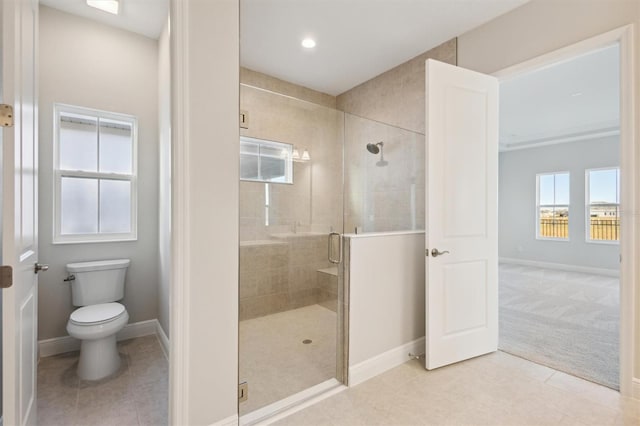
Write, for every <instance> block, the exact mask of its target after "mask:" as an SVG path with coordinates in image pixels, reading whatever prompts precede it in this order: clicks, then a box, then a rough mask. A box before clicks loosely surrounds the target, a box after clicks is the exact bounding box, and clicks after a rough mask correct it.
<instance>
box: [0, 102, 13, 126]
mask: <svg viewBox="0 0 640 426" xmlns="http://www.w3.org/2000/svg"><path fill="white" fill-rule="evenodd" d="M0 126H2V127H13V107H12V106H11V105H7V104H0Z"/></svg>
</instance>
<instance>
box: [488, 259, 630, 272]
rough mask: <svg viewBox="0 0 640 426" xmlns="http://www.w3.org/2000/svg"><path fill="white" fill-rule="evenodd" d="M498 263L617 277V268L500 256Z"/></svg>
mask: <svg viewBox="0 0 640 426" xmlns="http://www.w3.org/2000/svg"><path fill="white" fill-rule="evenodd" d="M499 262H500V263H507V264H511V265H522V266H534V267H537V268H545V269H557V270H559V271H569V272H582V273H585V274H595V275H604V276H607V277H619V276H620V270H619V269H605V268H592V267H590V266H577V265H566V264H564V263H553V262H539V261H537V260H526V259H514V258H509V257H501V258H500V259H499Z"/></svg>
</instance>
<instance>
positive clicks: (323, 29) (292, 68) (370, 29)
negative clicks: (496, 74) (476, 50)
mask: <svg viewBox="0 0 640 426" xmlns="http://www.w3.org/2000/svg"><path fill="white" fill-rule="evenodd" d="M527 1H528V0H241V2H240V27H241V28H240V34H241V42H240V46H241V48H240V64H241V65H242V66H244V67H247V68H250V69H252V70H254V71H260V72H262V73H265V74H268V75H271V76H274V77H277V78H280V79H282V80H286V81H289V82H291V83H295V84H299V85H302V86H306V87H309V88H311V89H315V90H318V91H320V92H324V93H328V94H331V95H338V94H340V93H343V92H345V91H347V90H349V89H351V88H353V87H354V86H357V85H358V84H360V83H363V82H365V81H367V80H369V79H371V78H373V77H375V76H377V75H379V74H381V73H383V72H384V71H387V70H389V69H391V68H393V67H395V66H397V65H399V64H401V63H403V62H405V61H407V60H409V59H411V58H413V57H415V56H418V55H419V54H421V53H423V52H425V51H427V50H430V49H431V48H433V47H435V46H438V45H439V44H441V43H444V42H445V41H447V40H450V39H452V38H454V37H456V36H459V35H461V34H463V33H465V32H467V31H469V30H471V29H473V28H475V27H477V26H479V25H481V24H483V23H485V22H488V21H490V20H492V19H493V18H495V17H497V16H499V15H501V14H503V13H505V12H508V11H509V10H511V9H514V8H516V7H518V6H520V5H522V4H524V3H526V2H527ZM305 37H313V38H314V39H315V40H316V42H317V46H316V47H315V48H314V49H311V50H306V49H304V48H303V47H302V46H301V45H300V43H301V41H302V39H303V38H305Z"/></svg>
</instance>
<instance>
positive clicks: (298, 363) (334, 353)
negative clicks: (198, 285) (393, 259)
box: [239, 84, 424, 423]
mask: <svg viewBox="0 0 640 426" xmlns="http://www.w3.org/2000/svg"><path fill="white" fill-rule="evenodd" d="M240 103H241V109H242V110H244V111H246V112H247V113H248V114H250V116H251V121H250V122H249V123H248V124H247V125H246V127H243V128H242V130H241V138H240V141H239V149H240V170H241V173H240V176H241V182H240V247H239V251H240V283H239V286H240V289H239V290H240V306H239V308H240V326H239V329H240V336H239V337H240V359H239V361H240V362H239V364H240V368H239V370H240V371H239V376H240V377H239V378H240V382H248V389H249V392H248V399H247V400H246V401H242V402H241V403H240V406H239V411H240V415H241V416H243V420H242V422H247V423H250V422H252V421H256V420H259V419H260V418H261V416H263V415H264V413H265V412H268V411H269V410H270V409H271V408H272V407H276V408H277V406H278V405H277V402H278V401H281V400H283V399H285V398H288V397H292V396H293V395H296V394H299V393H300V392H303V391H305V390H307V389H309V388H314V389H318V386H319V387H320V388H322V389H327V388H328V387H330V386H334V387H335V386H338V385H339V384H340V383H341V382H345V381H346V379H347V371H346V370H347V365H348V359H347V351H346V349H345V348H346V335H347V334H346V328H347V327H348V307H347V304H346V303H345V300H346V298H345V294H347V290H346V289H345V285H346V284H345V282H344V278H343V277H344V271H343V270H342V268H343V267H344V263H343V262H341V261H337V262H336V259H342V258H343V256H342V253H341V251H342V249H341V248H342V245H341V243H340V239H339V238H336V237H340V236H341V235H342V234H345V233H347V234H348V233H354V232H356V230H360V231H361V232H380V231H382V232H385V231H403V230H415V229H421V228H423V227H424V213H423V212H422V210H421V212H420V213H418V210H419V209H417V207H418V206H422V205H424V201H423V200H424V186H423V183H422V182H424V135H421V134H418V133H415V132H412V131H409V130H404V129H400V128H397V127H394V126H390V125H388V124H384V123H381V122H377V121H374V120H370V119H366V118H362V117H358V116H355V115H351V114H348V113H345V112H342V111H339V110H337V109H335V107H332V106H329V105H320V104H317V103H314V102H309V101H307V100H301V99H297V98H293V97H291V96H287V95H283V94H280V93H276V92H272V91H269V90H265V89H261V88H257V87H254V86H249V85H247V84H241V87H240ZM309 129H314V131H313V132H310V131H309ZM371 141H373V142H371ZM382 141H384V142H382ZM302 143H303V144H304V145H301V144H302ZM302 146H304V147H305V148H306V149H307V150H308V151H309V153H310V160H309V161H299V160H297V159H296V158H295V156H294V155H293V154H292V153H293V152H294V150H296V149H297V150H300V149H301V148H302ZM363 146H366V148H367V150H366V151H365V150H364V149H362V148H363ZM371 154H374V156H372V155H371ZM385 154H386V155H387V157H388V158H389V160H390V161H386V160H385V157H384V156H385ZM387 165H388V167H380V166H387ZM330 259H331V260H330ZM269 406H270V407H269Z"/></svg>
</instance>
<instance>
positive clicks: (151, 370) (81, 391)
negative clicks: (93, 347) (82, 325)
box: [38, 336, 169, 426]
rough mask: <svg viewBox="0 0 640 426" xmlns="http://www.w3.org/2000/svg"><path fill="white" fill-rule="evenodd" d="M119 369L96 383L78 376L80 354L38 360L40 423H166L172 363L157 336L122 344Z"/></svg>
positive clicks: (131, 425)
mask: <svg viewBox="0 0 640 426" xmlns="http://www.w3.org/2000/svg"><path fill="white" fill-rule="evenodd" d="M118 351H119V352H120V356H121V357H122V364H121V366H120V370H118V371H117V372H116V373H115V374H114V375H112V376H110V377H108V378H106V379H102V380H97V381H86V380H80V379H79V378H78V375H77V374H76V368H77V367H78V357H79V352H78V351H75V352H69V353H65V354H60V355H55V356H50V357H46V358H42V359H41V360H40V362H39V363H38V425H41V426H56V425H61V426H62V425H64V426H67V425H78V426H85V425H119V426H142V425H153V426H160V425H167V424H168V414H167V407H168V400H169V396H168V395H169V381H168V377H169V362H168V360H167V358H166V356H165V354H164V352H163V351H162V348H161V346H160V342H159V341H158V338H157V336H145V337H139V338H136V339H129V340H123V341H121V342H118Z"/></svg>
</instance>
